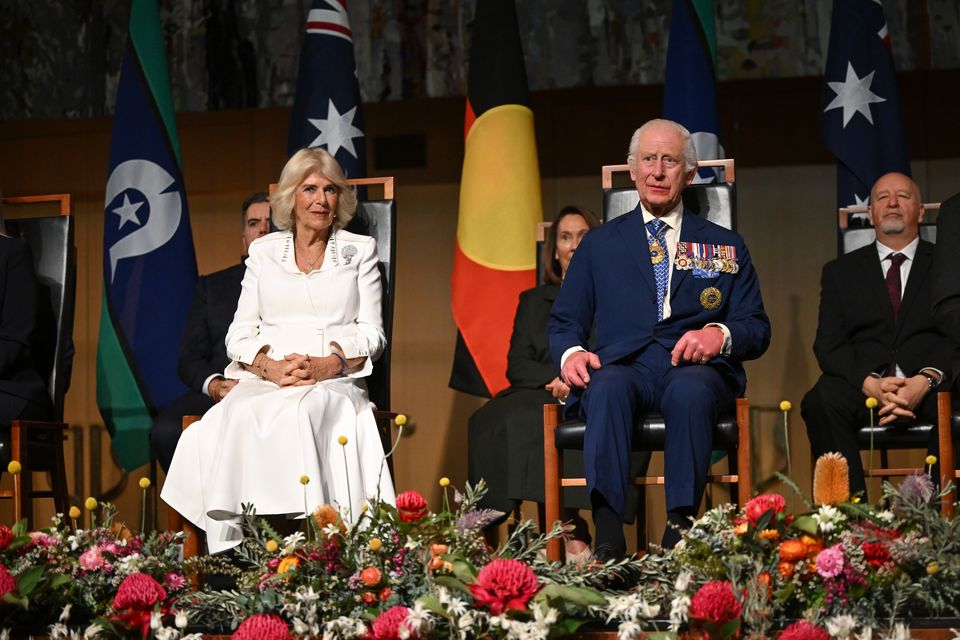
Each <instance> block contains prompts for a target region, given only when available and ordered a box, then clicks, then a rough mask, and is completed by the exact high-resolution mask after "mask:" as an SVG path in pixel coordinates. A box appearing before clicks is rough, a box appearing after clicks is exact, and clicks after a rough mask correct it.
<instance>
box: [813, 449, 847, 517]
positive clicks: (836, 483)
mask: <svg viewBox="0 0 960 640" xmlns="http://www.w3.org/2000/svg"><path fill="white" fill-rule="evenodd" d="M849 499H850V468H849V467H848V466H847V459H846V458H844V457H843V456H842V455H840V454H839V453H825V454H823V455H822V456H820V458H818V459H817V466H816V467H815V468H814V470H813V501H814V502H815V503H816V504H830V505H834V504H839V503H841V502H846V501H847V500H849Z"/></svg>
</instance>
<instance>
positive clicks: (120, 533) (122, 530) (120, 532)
mask: <svg viewBox="0 0 960 640" xmlns="http://www.w3.org/2000/svg"><path fill="white" fill-rule="evenodd" d="M110 532H111V533H112V534H113V535H114V537H116V538H117V540H129V539H130V538H131V537H133V534H132V533H130V529H128V528H127V527H126V525H124V524H121V523H119V522H114V523H113V524H112V525H110Z"/></svg>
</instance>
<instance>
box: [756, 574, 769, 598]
mask: <svg viewBox="0 0 960 640" xmlns="http://www.w3.org/2000/svg"><path fill="white" fill-rule="evenodd" d="M757 584H758V585H759V586H760V588H761V589H763V590H764V592H765V593H766V594H767V598H769V597H771V596H772V595H773V577H772V576H771V575H770V572H769V571H764V572H763V573H761V574H760V575H758V576H757Z"/></svg>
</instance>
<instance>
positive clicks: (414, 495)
mask: <svg viewBox="0 0 960 640" xmlns="http://www.w3.org/2000/svg"><path fill="white" fill-rule="evenodd" d="M397 511H399V512H400V519H401V520H403V521H404V522H417V521H418V520H422V519H423V517H424V516H425V515H427V501H426V499H425V498H424V497H423V496H422V495H420V494H419V493H418V492H416V491H413V490H410V491H404V492H403V493H401V494H400V495H398V496H397Z"/></svg>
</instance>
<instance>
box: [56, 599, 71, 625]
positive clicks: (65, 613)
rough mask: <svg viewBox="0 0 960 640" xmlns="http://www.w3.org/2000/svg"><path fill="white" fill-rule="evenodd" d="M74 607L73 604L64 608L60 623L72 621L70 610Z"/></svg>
mask: <svg viewBox="0 0 960 640" xmlns="http://www.w3.org/2000/svg"><path fill="white" fill-rule="evenodd" d="M71 607H73V604H69V603H68V604H67V605H65V606H64V607H63V611H61V612H60V619H59V622H66V621H67V620H69V619H70V608H71Z"/></svg>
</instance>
